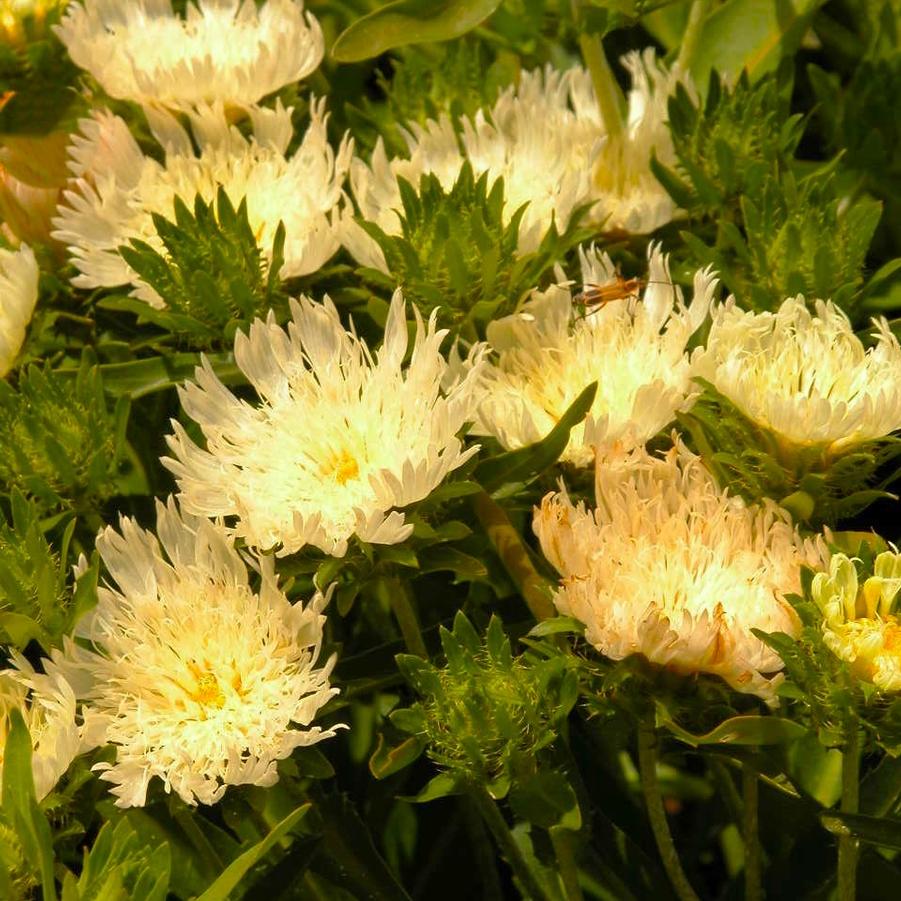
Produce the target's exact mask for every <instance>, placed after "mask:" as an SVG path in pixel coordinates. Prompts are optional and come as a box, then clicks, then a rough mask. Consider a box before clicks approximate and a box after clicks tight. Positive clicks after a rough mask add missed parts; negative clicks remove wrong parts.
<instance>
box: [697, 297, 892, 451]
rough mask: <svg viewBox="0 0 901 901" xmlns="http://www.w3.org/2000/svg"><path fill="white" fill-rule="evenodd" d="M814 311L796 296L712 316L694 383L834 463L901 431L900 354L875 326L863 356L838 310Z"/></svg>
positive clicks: (881, 325)
mask: <svg viewBox="0 0 901 901" xmlns="http://www.w3.org/2000/svg"><path fill="white" fill-rule="evenodd" d="M815 307H816V309H815V312H813V313H812V312H811V311H810V310H809V309H808V307H807V305H806V304H805V302H804V298H803V297H800V296H799V297H794V298H789V299H788V300H786V301H785V302H784V303H783V304H782V306H781V307H780V308H779V309H778V310H777V311H776V312H775V313H751V312H746V311H744V310H741V309H739V307H738V306H737V305H736V303H735V300H734V298H730V299H729V300H728V301H727V302H726V303H725V304H723V305H722V306H719V307H717V308H715V309H714V310H713V313H712V319H713V325H712V327H711V330H710V337H709V339H708V341H707V349H706V351H704V352H703V353H701V354H699V355H698V357H697V358H696V367H695V374H696V375H698V376H702V377H703V378H705V379H707V381H709V382H710V383H711V384H712V385H713V386H714V387H715V388H716V389H717V390H718V391H719V392H721V393H722V394H724V395H725V396H726V397H727V398H729V400H730V401H732V403H733V404H735V405H736V406H737V407H738V408H739V409H740V410H741V411H742V412H743V413H744V414H745V415H746V416H747V417H748V418H749V419H752V420H753V421H754V422H756V423H758V424H759V425H761V426H763V427H765V428H767V429H770V430H771V431H773V432H775V433H776V434H777V435H778V436H780V437H781V438H782V439H783V440H785V441H788V442H790V443H792V444H797V445H807V446H812V445H822V446H823V448H824V450H825V451H826V452H827V453H829V454H834V453H837V452H840V451H842V450H844V449H846V448H847V447H849V446H850V445H853V444H858V443H860V442H864V441H870V440H872V439H875V438H882V437H884V436H885V435H888V434H889V433H890V432H893V431H895V430H896V429H899V428H901V347H899V345H898V339H897V338H896V337H895V336H894V335H893V334H892V332H891V329H890V328H889V326H888V323H887V322H886V321H885V320H884V319H879V320H875V325H876V331H875V333H874V337H875V338H876V342H875V345H874V346H873V347H871V348H869V349H864V346H863V344H862V343H861V341H860V339H859V338H858V337H857V336H856V335H855V334H854V330H853V329H852V328H851V323H850V322H849V321H848V317H847V316H846V315H845V314H844V313H843V312H842V311H841V310H840V309H838V307H836V306H835V305H834V304H832V303H823V301H820V300H818V301H816V304H815Z"/></svg>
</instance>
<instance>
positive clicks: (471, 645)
mask: <svg viewBox="0 0 901 901" xmlns="http://www.w3.org/2000/svg"><path fill="white" fill-rule="evenodd" d="M441 645H442V647H443V649H444V653H445V656H446V658H447V662H446V664H445V665H444V666H443V667H436V666H434V665H432V664H431V663H429V662H428V661H425V660H422V659H421V658H419V657H414V656H412V655H406V654H401V655H399V656H398V658H397V662H398V666H399V667H400V669H401V672H403V674H404V676H406V678H407V681H408V682H409V683H410V684H411V685H412V686H413V688H414V689H415V691H416V692H417V694H419V696H420V697H421V698H422V700H421V701H419V702H417V703H416V704H414V705H413V706H412V707H410V708H408V709H404V710H398V711H395V713H393V714H392V716H391V721H392V723H393V724H394V725H395V726H397V728H398V729H400V730H401V731H403V732H406V733H408V734H410V735H412V736H415V737H416V738H417V739H419V740H420V741H421V742H422V743H424V744H425V746H426V752H427V754H428V755H429V757H431V758H432V760H434V761H435V763H436V764H438V766H439V767H441V768H442V769H443V770H445V771H447V773H448V774H449V775H451V776H453V777H454V778H455V780H460V782H461V784H464V785H466V784H468V785H472V784H477V785H482V786H489V787H490V791H491V794H492V795H493V796H494V797H495V798H497V797H502V796H503V795H505V794H506V793H507V790H508V789H509V787H510V785H511V783H512V782H513V780H514V779H515V778H527V777H528V776H529V775H531V774H533V773H534V772H535V769H536V767H537V765H538V763H537V758H536V755H537V754H538V753H539V752H540V751H541V750H542V749H545V748H547V747H548V746H549V745H550V744H551V743H552V742H553V741H554V739H555V738H556V737H557V735H558V734H559V731H560V728H561V726H562V723H563V722H564V721H565V719H566V717H567V715H568V714H569V711H570V710H571V709H572V707H573V705H574V704H575V701H576V696H577V693H578V686H577V678H576V673H575V670H574V668H572V667H570V666H569V665H568V660H569V658H566V657H563V656H555V657H551V658H548V659H542V658H540V657H538V656H537V655H533V654H531V653H526V654H523V655H520V656H517V657H514V656H513V653H512V650H511V647H510V639H509V638H508V637H507V636H506V634H505V633H504V629H503V626H502V624H501V621H500V620H499V619H498V618H497V617H492V618H491V622H490V623H489V625H488V631H487V633H486V636H485V638H484V640H483V639H481V638H480V637H479V635H478V633H477V632H476V630H475V629H474V628H473V626H472V624H471V623H470V622H469V620H468V619H467V618H466V616H465V615H464V614H463V613H462V612H460V613H457V616H456V617H455V619H454V626H453V630H451V631H449V630H447V629H444V628H442V629H441Z"/></svg>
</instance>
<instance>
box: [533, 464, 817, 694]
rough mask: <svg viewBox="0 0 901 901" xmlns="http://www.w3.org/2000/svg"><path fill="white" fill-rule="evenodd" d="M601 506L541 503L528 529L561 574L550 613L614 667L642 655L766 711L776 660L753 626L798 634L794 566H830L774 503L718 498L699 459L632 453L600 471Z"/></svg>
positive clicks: (560, 498) (562, 500) (562, 497)
mask: <svg viewBox="0 0 901 901" xmlns="http://www.w3.org/2000/svg"><path fill="white" fill-rule="evenodd" d="M596 490H597V508H596V509H595V510H589V509H587V508H586V506H585V505H584V504H583V503H579V504H573V503H572V501H571V500H570V499H569V497H568V496H567V495H566V493H565V492H563V493H558V494H549V495H548V496H547V497H545V498H544V500H543V501H542V503H541V506H540V508H538V509H537V510H536V513H535V519H534V528H535V532H536V534H537V535H538V538H539V541H540V543H541V548H542V550H543V552H544V554H545V556H546V557H547V558H548V560H550V562H551V563H552V564H553V565H554V567H555V568H556V569H557V571H558V572H559V573H560V575H561V576H562V577H563V578H562V582H561V585H560V588H559V590H558V591H557V594H556V596H555V598H554V603H555V604H556V606H557V609H558V610H559V611H560V612H561V613H563V614H567V615H570V616H573V617H575V618H576V619H578V620H580V621H581V622H582V623H584V624H585V627H586V633H585V634H586V639H587V641H588V642H589V643H590V644H592V645H593V646H594V647H595V648H596V649H597V650H599V651H600V652H601V653H602V654H604V655H605V656H607V657H609V658H611V659H612V660H622V659H623V658H625V657H628V656H630V655H632V654H642V655H643V656H644V657H646V658H647V659H648V660H649V661H651V663H654V664H657V665H658V666H661V667H665V668H667V669H669V670H672V671H674V672H676V673H680V674H686V675H688V674H695V673H710V674H713V675H716V676H720V677H721V678H722V679H724V680H725V681H726V682H727V683H728V684H729V685H730V686H732V687H733V688H734V689H736V690H738V691H741V692H746V693H750V694H755V695H758V696H759V697H761V698H763V699H764V700H766V701H767V702H768V703H772V702H773V700H774V691H775V686H776V685H777V684H778V680H775V679H774V678H773V676H774V675H775V674H776V673H777V672H778V671H779V670H781V669H782V661H781V659H780V658H779V656H778V655H777V654H776V653H775V652H774V651H773V650H771V649H770V648H769V647H767V645H765V644H764V643H763V642H762V641H761V640H760V639H759V638H757V637H756V636H755V635H753V634H752V631H751V630H752V629H755V628H756V629H761V630H763V631H765V632H785V633H787V634H789V635H796V634H797V633H798V631H799V627H800V623H799V621H798V619H797V615H796V614H795V612H794V609H793V608H792V606H791V604H790V603H789V602H788V601H787V600H786V597H785V596H786V595H787V594H789V593H792V592H797V591H799V590H800V566H801V565H802V564H808V565H818V564H819V563H821V561H823V560H824V559H825V558H826V551H825V547H824V545H823V542H822V541H821V539H819V538H817V539H802V538H801V537H800V536H799V534H798V532H797V530H796V529H794V528H793V527H792V524H791V519H790V517H789V516H788V514H787V513H786V512H785V511H783V510H781V509H779V508H778V507H777V506H776V505H775V504H773V503H772V502H768V503H766V504H765V505H764V506H762V507H757V506H748V505H746V504H745V503H744V501H742V500H741V499H740V498H738V497H732V496H730V495H728V494H726V493H725V492H722V491H720V490H719V489H718V488H717V487H716V484H715V483H714V481H713V479H712V477H711V476H710V474H709V473H708V471H707V470H706V469H705V468H704V466H703V464H702V462H701V460H700V458H699V457H696V456H694V455H693V454H691V453H689V452H688V451H687V450H686V449H685V448H684V447H682V446H677V447H675V448H674V449H673V450H671V451H670V452H669V453H667V455H666V456H665V457H662V458H661V457H654V456H651V455H649V454H648V453H647V452H646V451H644V450H636V451H634V452H633V453H632V454H631V455H629V456H628V457H626V458H624V459H623V460H621V461H619V462H618V463H617V464H615V465H601V464H599V466H598V469H597V484H596Z"/></svg>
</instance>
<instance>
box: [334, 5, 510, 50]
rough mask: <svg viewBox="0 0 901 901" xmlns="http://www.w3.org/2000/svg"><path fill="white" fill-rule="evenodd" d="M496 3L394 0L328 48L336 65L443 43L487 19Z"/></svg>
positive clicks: (352, 26) (359, 20)
mask: <svg viewBox="0 0 901 901" xmlns="http://www.w3.org/2000/svg"><path fill="white" fill-rule="evenodd" d="M499 5H500V0H437V2H436V0H396V2H394V3H388V4H387V5H385V6H383V7H381V8H380V9H376V10H374V11H373V12H371V13H369V14H368V15H366V16H363V18H362V19H358V20H357V21H356V22H354V23H353V24H352V25H351V26H350V27H349V28H347V29H346V30H345V31H343V32H342V33H341V34H340V35H339V36H338V39H337V40H336V41H335V43H334V44H333V45H332V57H333V58H334V59H336V60H337V61H338V62H339V63H356V62H359V61H360V60H364V59H372V57H374V56H379V55H380V54H382V53H384V52H385V51H386V50H391V49H392V48H394V47H403V46H405V45H407V44H422V43H427V42H431V41H447V40H450V39H451V38H456V37H459V36H460V35H462V34H466V32H467V31H470V30H471V29H473V28H475V27H476V25H478V24H479V22H481V21H482V20H484V19H486V18H488V16H490V15H491V14H492V13H493V12H494V11H495V10H496V9H497V7H498V6H499Z"/></svg>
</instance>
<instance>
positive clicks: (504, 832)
mask: <svg viewBox="0 0 901 901" xmlns="http://www.w3.org/2000/svg"><path fill="white" fill-rule="evenodd" d="M470 797H471V798H472V799H473V801H475V804H476V807H477V808H478V810H479V813H480V814H481V816H482V819H483V820H484V821H485V825H486V826H487V827H488V830H489V831H490V832H491V834H492V835H493V836H494V840H495V841H496V842H497V845H498V848H500V851H501V854H503V856H504V858H505V859H506V861H507V863H508V864H510V868H511V869H512V870H513V872H514V873H515V874H516V878H517V879H518V880H519V883H520V887H521V888H522V890H523V893H524V894H525V896H526V897H527V898H532V899H534V901H551V898H550V895H548V893H547V892H546V891H545V889H544V886H543V885H542V884H541V880H540V879H539V878H538V876H537V875H536V874H535V873H533V872H532V870H531V868H530V867H529V864H528V862H527V861H526V859H525V857H524V856H523V853H522V851H521V850H520V848H519V845H517V844H516V839H515V838H513V833H512V832H510V827H509V826H508V825H507V821H506V820H505V819H504V817H503V815H502V814H501V812H500V810H498V807H497V804H495V802H494V799H493V798H492V797H491V795H489V794H488V791H487V790H486V789H485V788H484V787H483V786H481V785H478V786H473V787H472V788H471V789H470Z"/></svg>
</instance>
